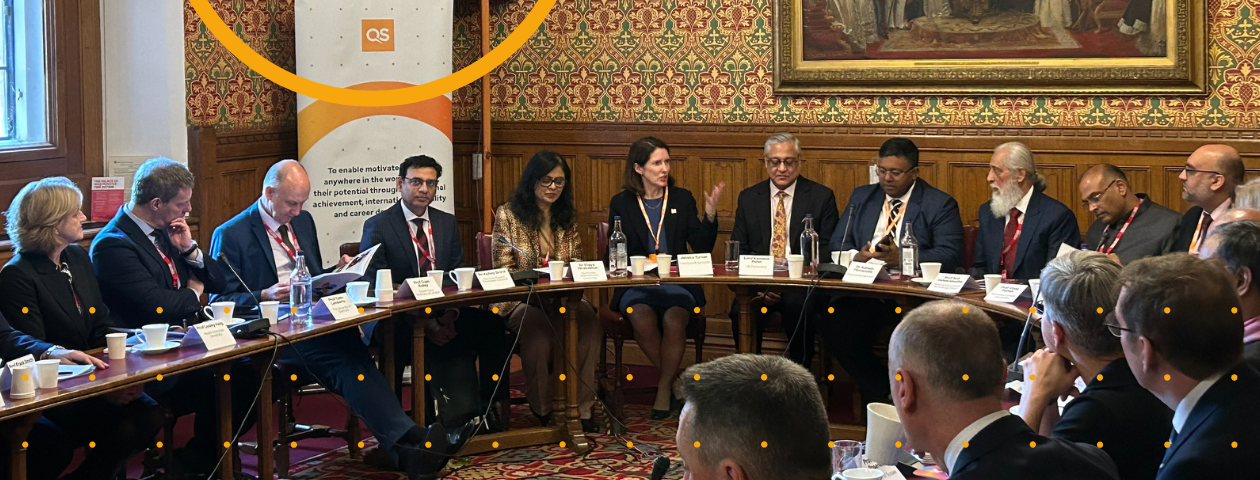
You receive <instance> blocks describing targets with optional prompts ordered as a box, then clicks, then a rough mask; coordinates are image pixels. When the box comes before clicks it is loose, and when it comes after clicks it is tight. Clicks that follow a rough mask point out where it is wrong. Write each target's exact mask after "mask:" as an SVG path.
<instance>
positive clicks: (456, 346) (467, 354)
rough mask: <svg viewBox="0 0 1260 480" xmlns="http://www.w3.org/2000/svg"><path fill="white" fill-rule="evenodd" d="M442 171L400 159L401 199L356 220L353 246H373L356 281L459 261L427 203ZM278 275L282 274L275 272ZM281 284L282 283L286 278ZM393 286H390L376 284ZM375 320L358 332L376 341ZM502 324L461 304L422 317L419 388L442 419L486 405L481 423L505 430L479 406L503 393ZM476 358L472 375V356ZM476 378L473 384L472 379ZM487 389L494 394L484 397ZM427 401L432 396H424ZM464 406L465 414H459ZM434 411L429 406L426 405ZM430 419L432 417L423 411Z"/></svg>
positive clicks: (427, 162)
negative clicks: (424, 378)
mask: <svg viewBox="0 0 1260 480" xmlns="http://www.w3.org/2000/svg"><path fill="white" fill-rule="evenodd" d="M441 177H442V165H441V164H439V163H438V162H437V160H434V159H433V158H432V157H429V156H425V155H417V156H413V157H408V158H407V159H406V160H403V162H402V164H401V165H400V166H399V169H398V179H397V182H396V186H397V188H398V193H399V195H401V199H400V200H399V201H398V203H396V204H394V205H393V206H390V207H389V208H387V209H385V210H384V211H382V212H381V213H378V214H376V215H375V216H373V217H372V218H369V219H367V221H366V222H363V239H362V240H361V241H360V242H359V250H360V251H365V250H367V249H369V248H372V247H373V246H379V248H378V249H377V250H376V254H375V255H373V256H372V263H371V264H370V265H369V266H368V268H367V271H366V273H364V275H363V280H367V281H370V282H372V283H373V285H375V282H376V272H377V271H378V270H380V269H384V268H388V269H389V270H390V272H391V274H392V276H393V277H394V281H395V282H402V281H404V280H406V279H408V278H416V277H421V276H424V275H426V274H428V272H429V270H442V271H447V272H449V271H452V270H454V269H456V268H459V267H462V266H464V244H463V242H462V241H460V237H459V228H458V226H457V225H456V223H455V216H454V215H451V214H449V213H446V212H443V211H441V210H438V209H436V208H433V207H432V205H430V203H432V202H433V199H434V197H436V196H437V192H438V180H439V179H440V178H441ZM281 282H282V283H283V282H284V279H281ZM286 285H287V284H286ZM384 287H386V288H393V286H392V285H388V286H384ZM417 315H419V310H416V312H415V313H412V314H400V315H397V316H395V320H393V322H394V359H395V363H396V365H397V368H396V369H395V377H396V378H395V379H394V381H395V382H396V383H397V384H398V385H401V384H402V375H403V369H404V367H405V366H410V365H411V355H412V353H411V352H412V348H411V342H412V329H411V322H409V321H406V319H407V318H408V317H415V316H417ZM375 326H376V323H370V324H368V325H364V326H363V330H364V334H365V336H366V337H367V338H368V339H371V340H372V341H374V342H377V343H378V344H379V343H380V342H382V341H383V340H384V338H383V337H382V336H381V332H383V330H384V329H378V328H374V327H375ZM506 333H507V328H506V327H504V325H503V320H502V319H501V318H499V317H498V316H496V315H495V314H493V313H490V312H489V311H487V310H484V309H480V308H472V307H461V308H451V309H446V310H445V311H438V312H434V313H433V314H432V315H431V316H428V318H426V319H425V340H426V343H427V344H426V345H425V350H424V357H425V359H424V366H425V367H424V368H425V370H426V371H428V372H429V373H431V374H432V375H433V377H432V378H433V380H432V381H430V382H429V387H428V388H426V389H425V393H426V394H428V395H430V396H433V394H434V392H442V394H440V395H438V397H440V398H441V399H442V401H443V402H448V403H444V404H443V405H442V406H441V410H443V411H444V412H446V413H448V414H450V415H448V416H447V417H446V418H444V419H443V420H451V421H452V423H448V425H451V426H456V425H455V423H462V422H463V421H465V420H467V419H468V418H471V417H472V416H476V415H481V413H482V412H483V411H488V413H487V414H486V415H487V418H486V423H487V425H486V428H487V429H488V430H489V431H501V430H504V429H506V425H504V424H503V420H506V419H502V418H500V416H499V413H498V412H499V410H498V409H497V408H491V409H488V410H487V409H486V407H487V406H489V404H490V403H492V402H493V401H494V400H502V399H506V398H508V386H507V384H506V383H504V384H503V385H501V386H499V388H498V391H497V392H496V391H495V386H496V383H497V382H495V381H494V380H493V378H494V377H493V376H494V375H496V374H498V375H502V376H504V377H506V376H507V372H501V371H500V369H501V368H502V367H503V364H504V362H505V361H506V360H507V356H508V351H507V349H508V346H507V345H506V344H505V343H504V342H505V341H506V339H507V336H506ZM478 361H480V363H481V365H483V367H482V368H481V376H480V381H478V375H477V363H478ZM479 384H480V385H479ZM492 396H494V397H497V398H492ZM425 405H427V406H428V407H429V408H434V407H433V405H434V402H433V401H431V400H430V401H427V402H425ZM464 412H466V413H464ZM430 415H435V416H436V412H432V411H431V412H430ZM430 418H436V417H430Z"/></svg>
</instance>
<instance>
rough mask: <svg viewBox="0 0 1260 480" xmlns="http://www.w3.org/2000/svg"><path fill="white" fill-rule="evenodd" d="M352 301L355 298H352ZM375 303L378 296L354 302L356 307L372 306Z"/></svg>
mask: <svg viewBox="0 0 1260 480" xmlns="http://www.w3.org/2000/svg"><path fill="white" fill-rule="evenodd" d="M350 301H352V302H354V299H350ZM373 305H376V297H367V298H365V299H363V300H360V301H357V302H354V306H356V307H370V306H373Z"/></svg>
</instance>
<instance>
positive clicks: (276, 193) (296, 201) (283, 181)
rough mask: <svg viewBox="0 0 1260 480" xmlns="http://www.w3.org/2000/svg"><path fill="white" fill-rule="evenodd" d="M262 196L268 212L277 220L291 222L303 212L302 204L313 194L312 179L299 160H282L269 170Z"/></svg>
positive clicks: (264, 180)
mask: <svg viewBox="0 0 1260 480" xmlns="http://www.w3.org/2000/svg"><path fill="white" fill-rule="evenodd" d="M262 196H263V198H262V200H263V207H264V208H265V209H267V210H268V212H267V213H269V214H270V215H271V216H272V217H273V218H275V219H276V222H279V223H281V224H285V223H289V221H290V220H293V218H294V217H296V216H298V215H299V214H301V213H302V205H304V204H305V203H306V199H307V198H309V197H310V196H311V179H310V177H309V176H307V175H306V169H305V168H302V164H301V163H298V161H297V160H281V161H279V162H276V163H275V164H274V165H272V166H271V168H270V169H268V170H267V176H266V177H264V178H263V194H262Z"/></svg>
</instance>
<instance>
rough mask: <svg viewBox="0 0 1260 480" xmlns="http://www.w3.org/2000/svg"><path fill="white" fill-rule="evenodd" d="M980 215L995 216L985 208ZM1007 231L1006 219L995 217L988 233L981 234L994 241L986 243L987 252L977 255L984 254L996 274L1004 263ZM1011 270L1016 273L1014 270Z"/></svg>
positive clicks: (990, 223)
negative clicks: (1003, 251)
mask: <svg viewBox="0 0 1260 480" xmlns="http://www.w3.org/2000/svg"><path fill="white" fill-rule="evenodd" d="M980 214H981V215H993V212H992V211H991V210H989V209H988V208H985V209H984V211H982V212H980ZM1005 229H1006V219H1005V218H1003V217H993V221H991V222H989V229H988V231H987V232H980V234H981V235H984V236H985V237H984V238H986V239H993V240H991V241H986V242H985V246H987V247H988V251H987V252H977V253H976V254H977V255H982V254H983V255H984V256H985V258H986V259H987V262H988V266H989V267H991V268H993V271H995V272H996V271H999V270H998V269H999V267H998V265H1000V264H1001V263H1002V248H1004V247H1006V245H1005V242H1006V238H1004V235H1005V232H1004V230H1005ZM1021 236H1022V234H1021ZM1011 270H1012V271H1014V269H1013V268H1012V269H1011Z"/></svg>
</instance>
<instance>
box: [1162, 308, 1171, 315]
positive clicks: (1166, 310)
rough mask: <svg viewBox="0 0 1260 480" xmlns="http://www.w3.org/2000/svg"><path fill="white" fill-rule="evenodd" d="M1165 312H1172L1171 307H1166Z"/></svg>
mask: <svg viewBox="0 0 1260 480" xmlns="http://www.w3.org/2000/svg"><path fill="white" fill-rule="evenodd" d="M1164 313H1166V314H1167V313H1172V309H1171V308H1168V307H1164Z"/></svg>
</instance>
